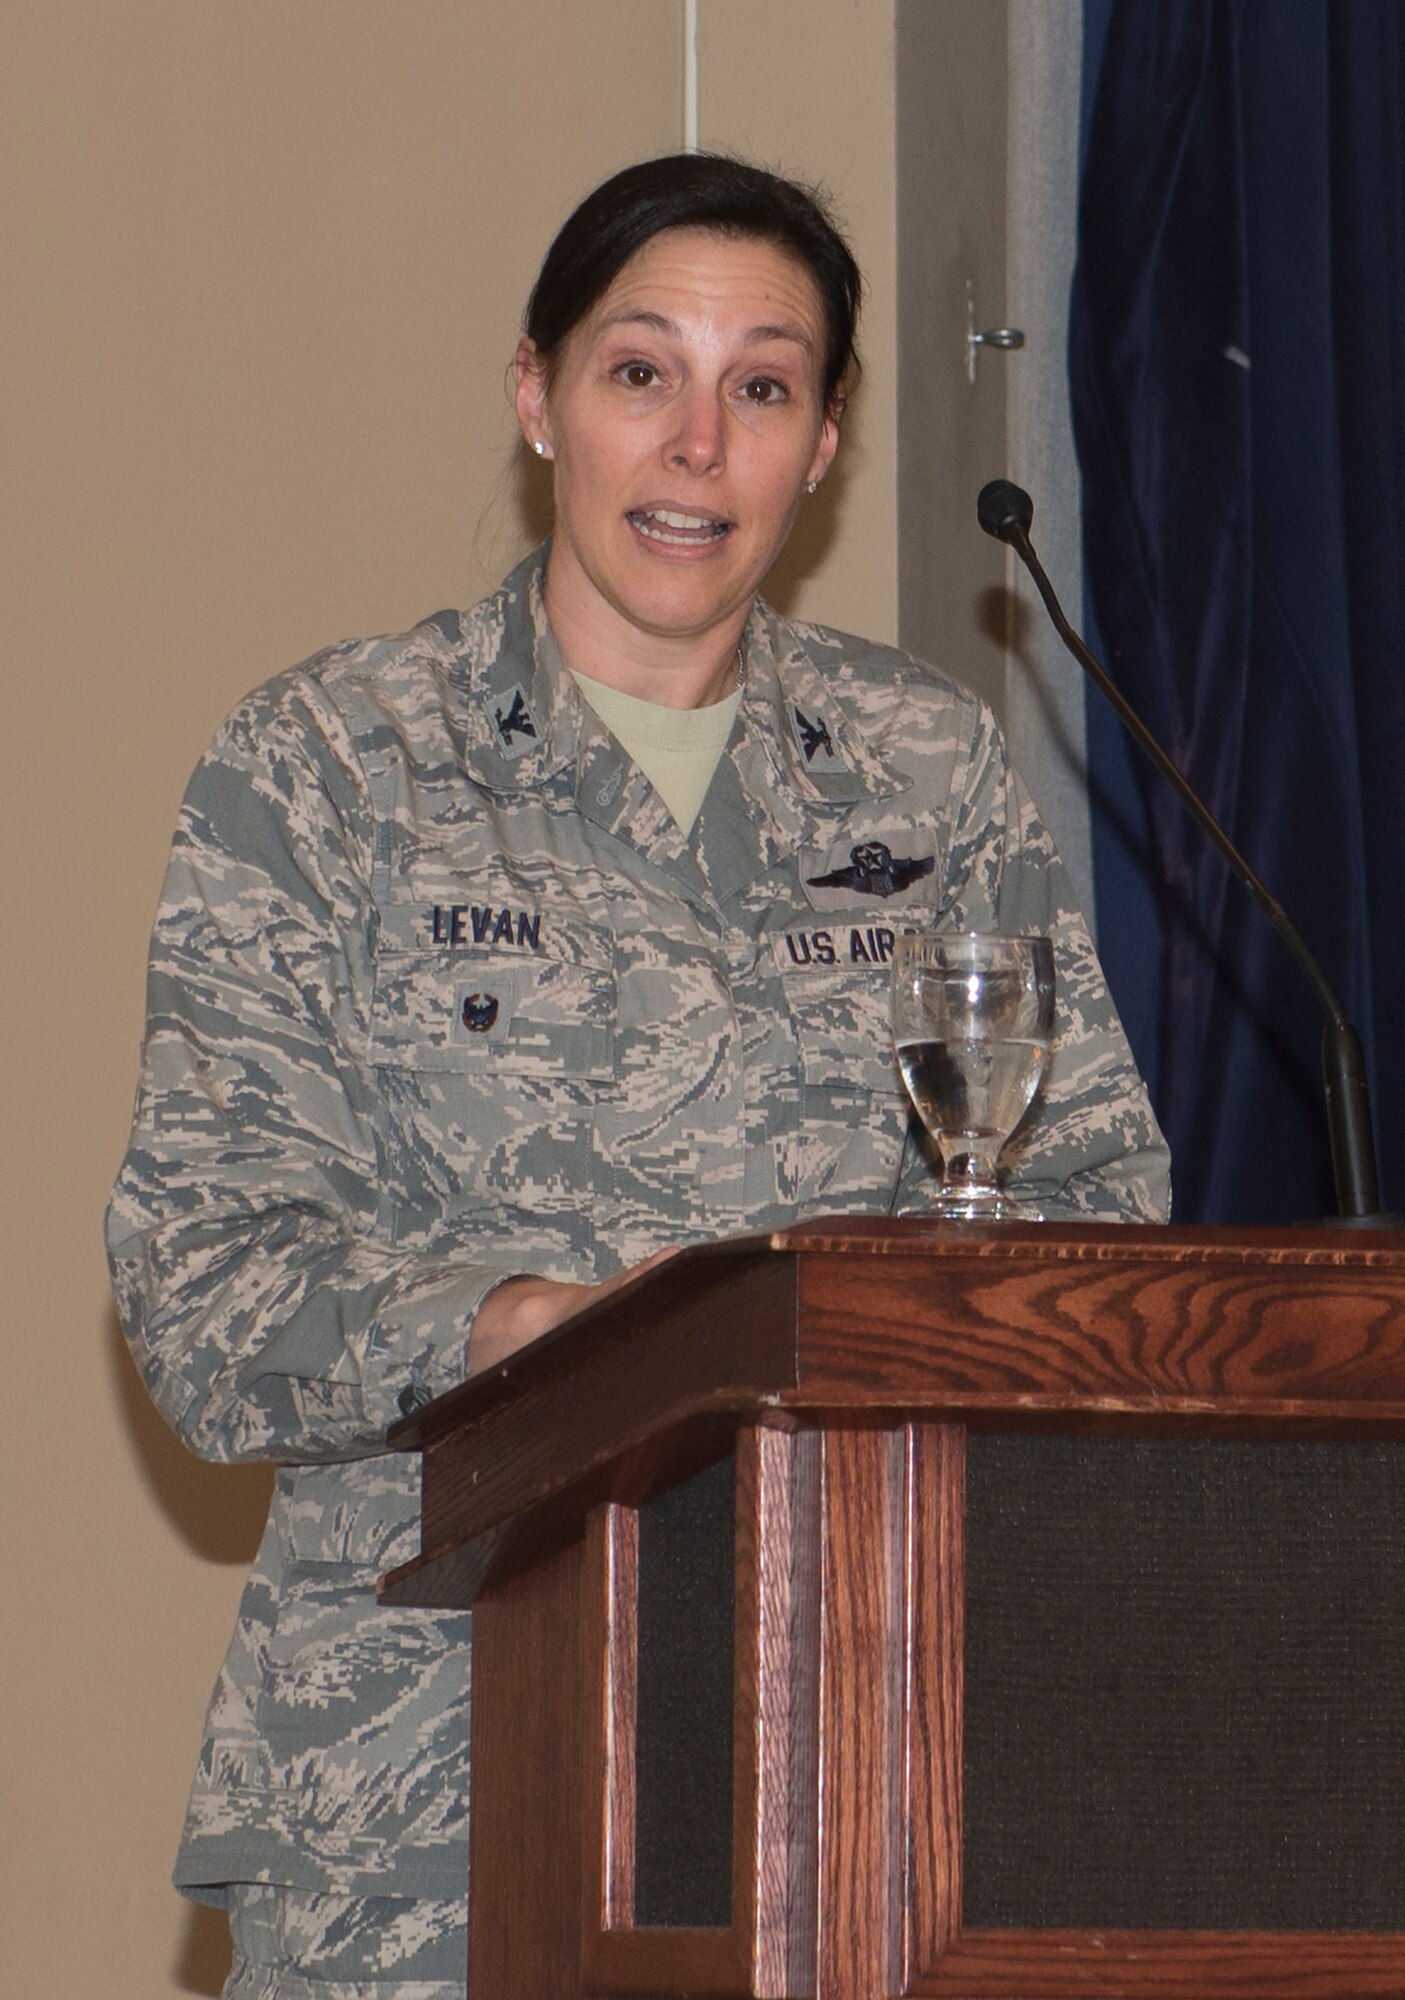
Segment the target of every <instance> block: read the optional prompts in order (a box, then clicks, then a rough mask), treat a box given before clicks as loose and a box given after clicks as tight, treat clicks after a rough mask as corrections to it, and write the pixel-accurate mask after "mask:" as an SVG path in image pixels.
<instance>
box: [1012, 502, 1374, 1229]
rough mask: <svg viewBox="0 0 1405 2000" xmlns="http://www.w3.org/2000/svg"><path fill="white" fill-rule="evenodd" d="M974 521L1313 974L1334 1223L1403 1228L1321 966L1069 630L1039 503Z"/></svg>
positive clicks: (1345, 1025)
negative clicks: (1388, 1196)
mask: <svg viewBox="0 0 1405 2000" xmlns="http://www.w3.org/2000/svg"><path fill="white" fill-rule="evenodd" d="M976 518H977V520H978V521H979V522H980V524H981V526H982V527H983V528H984V529H985V532H986V533H987V534H988V535H994V537H995V539H996V540H997V541H998V542H1004V543H1006V544H1007V546H1008V547H1010V548H1012V549H1013V550H1014V551H1015V554H1016V555H1017V556H1018V557H1019V559H1020V561H1021V562H1022V563H1023V564H1024V566H1025V568H1026V569H1027V570H1028V571H1029V573H1030V575H1031V577H1033V579H1034V587H1035V589H1036V590H1037V591H1038V592H1039V595H1040V597H1041V598H1042V599H1043V600H1044V608H1045V610H1046V611H1047V612H1048V614H1049V617H1050V618H1051V620H1052V621H1053V625H1054V629H1055V631H1056V632H1057V633H1058V635H1059V637H1060V638H1061V639H1062V640H1063V642H1064V645H1065V646H1066V647H1067V648H1068V650H1069V652H1070V653H1072V655H1073V657H1074V659H1075V660H1077V662H1078V664H1079V666H1080V667H1082V669H1083V671H1084V673H1086V674H1087V676H1088V678H1089V680H1091V681H1092V683H1093V685H1094V686H1095V687H1096V688H1097V689H1098V692H1099V693H1100V694H1101V695H1103V696H1104V698H1105V699H1106V700H1107V701H1109V702H1111V704H1112V706H1113V708H1114V709H1115V710H1116V711H1117V714H1118V716H1119V717H1120V718H1121V721H1122V723H1123V725H1124V726H1125V728H1126V729H1127V732H1128V734H1129V735H1130V736H1131V737H1132V738H1133V740H1134V741H1135V742H1136V743H1137V745H1138V746H1139V748H1140V749H1141V750H1142V751H1143V752H1144V754H1145V755H1146V756H1147V757H1148V758H1149V759H1150V760H1151V762H1152V763H1153V764H1154V765H1155V766H1156V769H1157V770H1158V771H1159V772H1160V773H1161V775H1162V777H1163V778H1164V779H1165V780H1166V782H1167V783H1168V784H1169V785H1170V786H1171V787H1172V788H1173V790H1174V791H1176V792H1177V793H1178V794H1179V796H1180V798H1181V800H1182V802H1183V803H1184V805H1185V807H1186V809H1187V810H1188V812H1189V813H1190V815H1191V817H1192V818H1193V819H1194V820H1195V822H1196V824H1197V825H1198V826H1199V827H1200V828H1201V829H1202V830H1203V831H1204V832H1205V833H1206V834H1208V835H1209V837H1210V839H1211V840H1212V841H1213V842H1214V844H1215V846H1216V847H1217V848H1218V849H1219V851H1220V853H1221V854H1222V855H1223V856H1224V858H1225V860H1226V861H1227V862H1228V864H1229V867H1230V871H1231V873H1232V874H1233V875H1234V877H1235V879H1236V880H1237V881H1239V882H1242V883H1243V885H1244V887H1245V888H1246V889H1247V890H1248V891H1249V894H1250V895H1251V896H1252V897H1253V899H1254V901H1255V902H1256V903H1257V904H1258V906H1259V908H1260V909H1261V910H1262V911H1263V913H1264V915H1265V916H1266V917H1267V918H1268V921H1269V922H1270V923H1271V924H1272V926H1273V928H1274V929H1275V930H1276V931H1277V933H1278V935H1279V937H1280V938H1282V940H1283V942H1284V944H1286V945H1287V947H1288V949H1289V951H1291V952H1292V954H1293V956H1294V958H1295V959H1296V960H1297V961H1298V964H1299V965H1300V966H1301V967H1302V969H1303V971H1304V972H1305V973H1306V974H1307V977H1308V980H1309V981H1310V983H1311V985H1312V989H1313V991H1314V992H1315V993H1316V995H1317V998H1318V1000H1319V1001H1320V1002H1321V1004H1322V1007H1323V1010H1324V1012H1325V1013H1326V1016H1327V1026H1326V1028H1325V1029H1324V1031H1323V1036H1322V1074H1323V1082H1324V1086H1325V1091H1326V1099H1327V1129H1328V1132H1329V1134H1330V1136H1331V1145H1332V1175H1333V1179H1334V1180H1335V1183H1336V1191H1337V1209H1338V1213H1337V1214H1336V1215H1335V1216H1333V1217H1331V1218H1329V1220H1330V1221H1331V1222H1332V1223H1334V1224H1336V1225H1337V1226H1343V1227H1348V1228H1354V1229H1398V1228H1400V1227H1401V1218H1400V1217H1399V1216H1398V1215H1388V1214H1383V1213H1382V1212H1381V1206H1380V1185H1379V1181H1378V1179H1377V1174H1376V1142H1375V1137H1374V1134H1373V1131H1372V1127H1371V1100H1370V1094H1369V1091H1368V1089H1367V1083H1366V1064H1365V1060H1364V1058H1363V1056H1362V1053H1361V1038H1360V1036H1359V1035H1358V1034H1357V1032H1356V1030H1355V1028H1354V1027H1353V1026H1352V1024H1351V1022H1350V1021H1349V1020H1348V1019H1347V1017H1346V1014H1345V1013H1344V1012H1343V1009H1342V1006H1341V1003H1340V1001H1339V1000H1338V999H1337V996H1336V994H1335V993H1334V992H1333V990H1332V987H1331V986H1330V984H1329V983H1328V980H1327V977H1326V975H1325V973H1324V972H1323V970H1322V968H1321V966H1320V965H1319V964H1318V963H1317V960H1316V959H1315V958H1314V957H1313V955H1312V953H1311V952H1310V951H1309V950H1308V948H1307V945H1306V944H1305V943H1304V942H1303V939H1302V937H1301V936H1300V935H1299V933H1298V931H1297V929H1296V927H1295V926H1294V925H1293V924H1292V923H1291V922H1290V921H1289V918H1288V916H1287V913H1286V912H1285V910H1284V908H1283V906H1282V904H1281V903H1280V902H1279V901H1278V899H1277V897H1276V896H1274V895H1271V894H1270V892H1269V891H1268V889H1266V888H1265V886H1264V884H1263V883H1262V882H1261V881H1260V879H1259V877H1258V876H1257V875H1256V874H1255V872H1254V870H1253V869H1252V868H1251V867H1250V866H1249V863H1248V862H1247V861H1246V860H1245V858H1244V856H1243V855H1242V854H1241V853H1240V851H1239V849H1238V848H1237V847H1236V846H1235V844H1234V842H1233V841H1232V840H1231V839H1230V837H1229V835H1228V834H1227V833H1226V832H1225V830H1224V828H1223V827H1222V826H1221V825H1220V823H1219V821H1218V820H1217V819H1216V818H1215V816H1214V814H1213V813H1212V812H1211V811H1210V808H1209V807H1208V806H1207V805H1206V804H1205V802H1204V800H1203V799H1202V798H1201V797H1200V794H1199V793H1198V792H1197V791H1196V790H1195V788H1194V787H1193V786H1192V785H1191V783H1190V781H1189V779H1187V778H1186V777H1185V775H1184V773H1183V772H1181V771H1180V770H1179V769H1178V768H1177V767H1176V765H1175V764H1173V763H1172V762H1171V759H1170V758H1169V757H1168V756H1167V755H1166V752H1165V751H1164V750H1163V749H1162V748H1161V745H1160V744H1159V743H1158V742H1157V740H1156V738H1155V737H1154V736H1153V735H1152V733H1151V731H1150V730H1149V729H1148V728H1147V726H1146V724H1145V723H1144V722H1143V721H1142V719H1141V717H1140V716H1139V715H1138V714H1137V712H1136V710H1135V709H1134V708H1133V707H1132V705H1131V703H1130V702H1129V701H1128V700H1127V697H1126V696H1125V695H1124V694H1123V693H1122V691H1121V689H1120V688H1119V687H1118V686H1117V684H1116V682H1115V681H1113V680H1112V678H1111V677H1110V676H1109V674H1108V673H1107V671H1106V669H1105V668H1104V667H1102V666H1101V665H1100V664H1099V663H1098V661H1097V660H1096V659H1095V658H1094V657H1093V655H1092V654H1091V653H1090V652H1089V650H1088V648H1087V646H1086V645H1084V643H1083V640H1082V639H1081V638H1080V636H1079V635H1078V633H1077V632H1075V631H1074V629H1073V627H1072V625H1070V624H1069V622H1068V619H1067V618H1066V617H1065V615H1064V610H1063V606H1062V605H1061V604H1060V603H1059V600H1058V597H1057V596H1056V595H1055V592H1054V586H1053V585H1052V584H1051V583H1050V581H1049V579H1048V577H1047V576H1046V575H1045V573H1044V565H1043V564H1042V563H1041V562H1040V560H1039V558H1038V556H1037V555H1036V554H1035V553H1034V547H1033V544H1032V543H1031V541H1030V539H1029V529H1030V523H1031V522H1032V521H1033V519H1034V502H1033V501H1032V500H1031V499H1030V497H1029V495H1028V494H1027V493H1026V492H1025V491H1024V489H1023V488H1022V487H1019V486H1016V485H1015V484H1014V482H1013V481H1012V480H1009V479H992V480H991V481H990V482H989V484H988V485H986V486H983V487H982V488H981V491H980V496H979V498H978V499H977V501H976Z"/></svg>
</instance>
